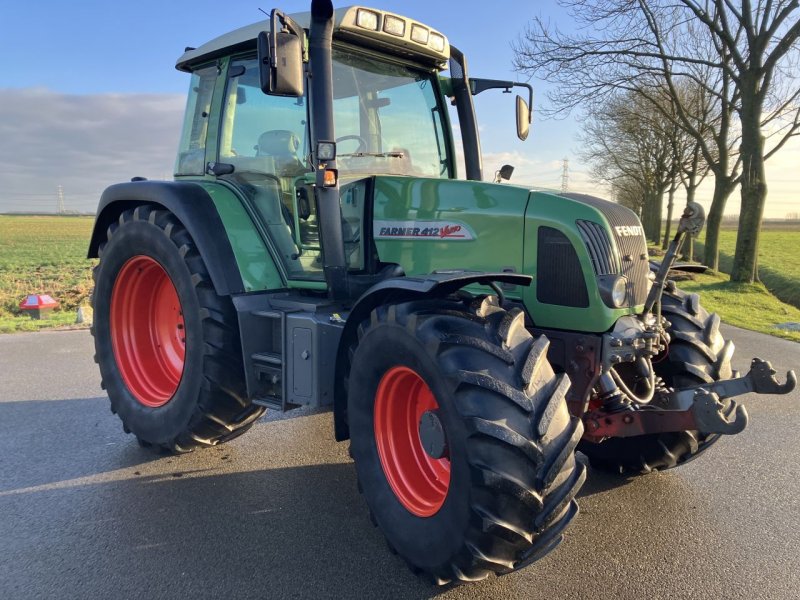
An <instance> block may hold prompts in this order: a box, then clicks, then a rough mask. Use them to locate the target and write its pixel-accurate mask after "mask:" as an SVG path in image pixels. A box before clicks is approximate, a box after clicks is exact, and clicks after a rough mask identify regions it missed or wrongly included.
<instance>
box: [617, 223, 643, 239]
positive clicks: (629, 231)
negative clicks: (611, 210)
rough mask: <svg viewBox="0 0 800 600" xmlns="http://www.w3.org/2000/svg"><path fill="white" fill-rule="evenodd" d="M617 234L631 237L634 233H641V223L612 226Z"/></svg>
mask: <svg viewBox="0 0 800 600" xmlns="http://www.w3.org/2000/svg"><path fill="white" fill-rule="evenodd" d="M614 229H615V230H616V232H617V235H618V236H620V237H632V236H635V235H642V227H641V225H617V226H616V227H614Z"/></svg>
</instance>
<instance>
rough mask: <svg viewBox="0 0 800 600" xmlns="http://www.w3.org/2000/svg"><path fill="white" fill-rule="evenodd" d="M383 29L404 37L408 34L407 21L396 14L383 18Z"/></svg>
mask: <svg viewBox="0 0 800 600" xmlns="http://www.w3.org/2000/svg"><path fill="white" fill-rule="evenodd" d="M383 30H384V31H385V32H386V33H390V34H392V35H396V36H398V37H403V36H404V35H405V34H406V22H405V21H404V20H403V19H399V18H397V17H395V16H394V15H386V16H385V17H384V18H383Z"/></svg>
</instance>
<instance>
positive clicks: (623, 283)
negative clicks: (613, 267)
mask: <svg viewBox="0 0 800 600" xmlns="http://www.w3.org/2000/svg"><path fill="white" fill-rule="evenodd" d="M597 286H598V288H599V289H600V297H601V298H602V299H603V302H605V304H606V306H609V307H610V308H621V307H623V306H625V303H626V301H627V299H628V280H627V279H626V278H625V277H623V276H622V275H601V276H600V277H598V278H597Z"/></svg>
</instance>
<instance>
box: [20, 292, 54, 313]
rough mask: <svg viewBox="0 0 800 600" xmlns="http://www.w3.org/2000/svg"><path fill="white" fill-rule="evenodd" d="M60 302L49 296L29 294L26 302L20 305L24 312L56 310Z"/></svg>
mask: <svg viewBox="0 0 800 600" xmlns="http://www.w3.org/2000/svg"><path fill="white" fill-rule="evenodd" d="M57 306H58V301H57V300H53V298H52V297H51V296H48V295H47V294H28V295H27V296H25V300H23V301H22V302H20V303H19V307H20V308H21V309H22V310H36V309H40V310H41V309H42V308H56V307H57Z"/></svg>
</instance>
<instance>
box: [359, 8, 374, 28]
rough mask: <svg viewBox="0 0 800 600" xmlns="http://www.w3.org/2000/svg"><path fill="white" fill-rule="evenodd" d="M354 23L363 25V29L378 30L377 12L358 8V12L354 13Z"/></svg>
mask: <svg viewBox="0 0 800 600" xmlns="http://www.w3.org/2000/svg"><path fill="white" fill-rule="evenodd" d="M356 25H358V26H359V27H363V28H364V29H371V30H372V31H378V13H374V12H372V11H371V10H364V9H363V8H359V9H358V12H357V13H356Z"/></svg>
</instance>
